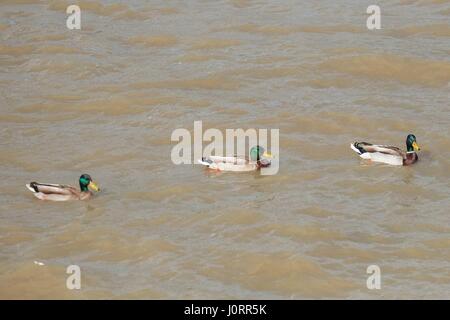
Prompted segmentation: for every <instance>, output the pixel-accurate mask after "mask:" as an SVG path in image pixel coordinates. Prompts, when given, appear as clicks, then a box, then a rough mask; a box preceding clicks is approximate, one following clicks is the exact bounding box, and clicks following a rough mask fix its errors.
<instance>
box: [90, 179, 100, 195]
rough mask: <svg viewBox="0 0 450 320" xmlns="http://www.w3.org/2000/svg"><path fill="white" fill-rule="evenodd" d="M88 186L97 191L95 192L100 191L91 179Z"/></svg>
mask: <svg viewBox="0 0 450 320" xmlns="http://www.w3.org/2000/svg"><path fill="white" fill-rule="evenodd" d="M88 187H89V188H91V189H92V190H94V191H97V192H99V191H100V188H99V187H98V185H97V184H96V183H95V182H94V181H91V182H90V183H89V185H88Z"/></svg>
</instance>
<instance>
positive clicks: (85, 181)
mask: <svg viewBox="0 0 450 320" xmlns="http://www.w3.org/2000/svg"><path fill="white" fill-rule="evenodd" d="M89 188H91V189H92V190H94V191H97V192H98V191H100V189H99V187H98V186H97V184H96V183H95V182H94V181H92V178H91V176H90V175H88V174H83V175H81V177H80V189H81V191H84V192H87V191H89Z"/></svg>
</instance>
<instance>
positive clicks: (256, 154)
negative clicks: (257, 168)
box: [250, 146, 272, 161]
mask: <svg viewBox="0 0 450 320" xmlns="http://www.w3.org/2000/svg"><path fill="white" fill-rule="evenodd" d="M262 157H264V158H272V155H271V154H270V153H269V152H265V150H264V148H263V147H261V146H255V147H253V148H251V149H250V159H251V160H252V161H259V160H261V158H262Z"/></svg>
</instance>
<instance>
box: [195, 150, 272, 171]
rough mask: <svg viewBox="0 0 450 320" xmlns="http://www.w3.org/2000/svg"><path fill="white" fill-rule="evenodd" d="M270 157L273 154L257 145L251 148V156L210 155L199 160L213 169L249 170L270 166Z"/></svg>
mask: <svg viewBox="0 0 450 320" xmlns="http://www.w3.org/2000/svg"><path fill="white" fill-rule="evenodd" d="M270 158H272V155H271V154H270V153H269V152H265V150H264V148H263V147H261V146H258V145H257V146H254V147H252V148H251V149H250V157H238V156H233V157H221V156H210V157H203V158H202V159H201V160H199V161H198V162H199V163H200V164H202V165H204V166H206V167H208V169H211V170H217V171H232V172H249V171H256V170H259V169H261V168H263V167H268V166H270V160H269V159H270Z"/></svg>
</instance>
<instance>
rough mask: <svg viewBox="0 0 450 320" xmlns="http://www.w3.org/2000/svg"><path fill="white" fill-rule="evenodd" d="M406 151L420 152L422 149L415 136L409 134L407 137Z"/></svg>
mask: <svg viewBox="0 0 450 320" xmlns="http://www.w3.org/2000/svg"><path fill="white" fill-rule="evenodd" d="M406 150H407V151H408V152H412V151H419V150H420V147H419V145H418V144H417V141H416V136H415V135H413V134H408V136H407V137H406Z"/></svg>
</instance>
